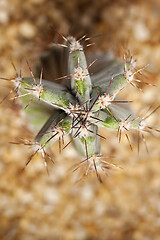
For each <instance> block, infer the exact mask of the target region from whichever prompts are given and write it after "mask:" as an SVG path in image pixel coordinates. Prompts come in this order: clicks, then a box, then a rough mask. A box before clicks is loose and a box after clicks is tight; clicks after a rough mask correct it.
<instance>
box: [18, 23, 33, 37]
mask: <svg viewBox="0 0 160 240" xmlns="http://www.w3.org/2000/svg"><path fill="white" fill-rule="evenodd" d="M19 33H20V35H22V36H23V37H24V38H27V39H32V38H33V37H34V36H35V35H36V28H35V26H34V25H33V24H31V23H30V22H23V23H21V24H20V26H19Z"/></svg>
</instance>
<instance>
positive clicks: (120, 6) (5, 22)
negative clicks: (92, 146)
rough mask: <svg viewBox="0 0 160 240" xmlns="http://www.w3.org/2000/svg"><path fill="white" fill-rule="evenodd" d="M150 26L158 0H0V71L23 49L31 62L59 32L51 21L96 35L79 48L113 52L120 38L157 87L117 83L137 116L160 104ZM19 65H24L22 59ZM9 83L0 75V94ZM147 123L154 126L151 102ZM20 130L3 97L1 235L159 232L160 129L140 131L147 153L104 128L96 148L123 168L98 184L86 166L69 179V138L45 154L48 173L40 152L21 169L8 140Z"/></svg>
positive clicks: (159, 57) (77, 237) (55, 237)
mask: <svg viewBox="0 0 160 240" xmlns="http://www.w3.org/2000/svg"><path fill="white" fill-rule="evenodd" d="M159 26H160V3H159V1H158V0H157V1H156V0H153V1H151V0H150V1H149V0H148V1H147V0H146V1H145V2H144V1H138V0H137V1H105V0H99V1H96V0H95V1H91V0H81V1H78V0H74V1H72V0H68V1H63V0H55V1H51V0H50V1H49V0H48V1H47V0H28V1H21V0H10V1H9V0H1V1H0V53H1V54H0V76H2V77H11V76H14V75H15V71H14V69H13V67H12V65H11V59H12V60H13V61H14V63H15V65H16V66H17V69H18V67H19V61H20V59H21V58H24V57H26V58H27V59H28V60H29V62H30V64H31V66H34V65H35V62H38V56H39V54H40V52H41V51H42V50H44V49H45V48H46V46H47V44H48V43H50V42H52V41H58V40H59V38H58V36H57V35H56V33H55V31H54V29H57V30H58V31H59V32H60V33H63V34H64V35H65V36H66V35H67V34H73V35H74V36H81V35H83V34H86V33H87V34H88V35H89V36H94V35H100V36H98V37H97V38H95V39H94V41H95V43H96V45H95V46H94V47H91V48H88V50H87V52H88V54H89V53H91V52H96V51H97V49H98V50H100V51H107V50H112V51H113V52H114V53H115V54H116V55H120V54H121V52H122V49H124V47H125V46H126V47H127V48H129V49H130V50H131V53H132V54H133V56H134V57H135V58H136V59H137V64H138V65H139V66H140V67H143V66H146V64H148V63H149V66H147V69H145V71H144V72H145V74H146V72H149V73H147V77H143V76H142V77H143V78H144V79H145V81H149V82H151V83H153V84H156V86H157V87H151V86H146V87H142V88H143V91H144V93H142V92H141V91H139V90H138V89H134V88H133V87H131V86H129V87H128V91H127V92H124V97H125V98H126V99H129V100H130V99H132V100H133V108H134V109H135V111H136V112H138V113H139V114H140V115H142V116H143V114H144V113H145V111H147V109H148V107H149V106H150V105H151V104H152V103H153V102H155V104H154V105H155V106H158V105H159V104H160V95H159V91H160V68H159V66H160V31H159ZM122 46H123V47H122ZM22 71H23V72H24V74H25V73H26V71H27V68H26V66H25V64H24V66H23V68H22ZM11 86H12V85H11V84H10V83H8V82H7V81H2V80H1V82H0V99H3V97H5V96H6V95H7V93H8V92H9V91H10V90H9V88H10V87H11ZM142 110H143V111H142ZM148 124H149V125H150V126H153V127H159V128H160V120H159V112H158V111H157V112H155V113H154V114H153V115H152V116H151V117H150V118H149V119H148ZM101 132H102V131H101ZM28 135H31V131H30V129H29V127H28V126H27V119H26V118H25V116H24V115H23V114H22V112H21V111H20V107H19V106H18V104H16V103H13V102H11V101H9V100H8V98H7V99H6V100H5V101H4V102H3V103H2V104H1V105H0V160H1V161H0V239H2V240H13V239H14V240H20V239H23V240H28V239H29V240H32V239H34V240H44V239H45V240H62V239H65V240H83V239H84V240H91V239H92V240H106V239H107V240H160V157H159V156H160V149H159V143H160V141H159V139H160V138H159V135H157V136H151V135H147V136H146V141H147V145H148V148H149V154H147V153H146V151H145V147H144V145H143V143H142V144H141V150H140V154H139V156H138V154H137V147H136V136H135V135H134V134H133V135H132V136H131V141H132V144H133V147H134V151H133V153H132V152H131V151H130V149H129V146H128V143H127V141H126V140H125V138H123V139H122V142H121V144H118V141H117V137H116V134H115V133H112V132H109V131H103V135H104V136H105V137H106V138H107V140H106V141H104V140H103V141H102V152H103V155H104V156H108V155H109V154H114V155H115V156H117V159H115V160H114V161H115V162H117V164H118V165H120V166H122V168H123V169H122V170H121V169H119V170H116V171H113V172H112V173H110V174H109V176H108V177H105V179H104V181H103V184H100V183H99V182H98V180H97V178H96V176H95V175H94V174H93V175H90V176H88V177H87V178H86V179H82V180H81V181H77V180H78V179H79V178H78V174H76V173H72V171H71V167H72V166H73V164H74V163H75V161H77V159H78V156H77V153H76V152H75V151H74V149H73V148H72V146H69V147H68V148H67V149H66V150H64V151H63V152H62V154H61V155H59V153H58V151H57V149H58V144H55V145H54V146H52V154H53V158H54V160H55V165H54V166H53V165H52V164H51V163H49V172H50V175H49V176H48V175H47V174H46V170H45V167H44V164H43V161H42V159H41V158H40V156H36V157H35V158H34V159H33V161H32V162H31V164H30V165H28V166H27V167H26V168H25V170H24V171H22V169H23V167H24V166H25V163H26V162H27V159H28V157H29V156H30V155H31V149H29V148H27V147H26V146H24V145H13V144H10V143H9V142H10V141H15V139H17V138H18V137H24V138H26V137H27V136H28ZM75 159H76V160H75Z"/></svg>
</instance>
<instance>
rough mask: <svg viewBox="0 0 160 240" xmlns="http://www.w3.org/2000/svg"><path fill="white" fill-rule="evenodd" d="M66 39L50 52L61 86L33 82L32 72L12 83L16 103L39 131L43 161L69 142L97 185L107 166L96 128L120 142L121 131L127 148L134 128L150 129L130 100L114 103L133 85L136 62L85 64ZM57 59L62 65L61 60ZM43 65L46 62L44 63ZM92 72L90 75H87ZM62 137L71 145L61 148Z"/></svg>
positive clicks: (79, 48)
mask: <svg viewBox="0 0 160 240" xmlns="http://www.w3.org/2000/svg"><path fill="white" fill-rule="evenodd" d="M64 39H65V41H66V45H64V44H63V45H62V46H57V45H55V46H53V47H52V52H53V54H54V53H55V59H57V62H58V63H59V66H58V67H59V75H58V77H59V78H58V79H59V80H61V81H63V82H62V83H61V84H58V83H54V82H51V81H46V79H45V80H44V79H43V77H42V75H43V74H42V72H41V75H40V78H35V77H34V75H33V73H32V71H31V69H30V72H31V77H25V78H23V77H18V76H17V78H16V79H13V81H14V83H15V85H16V89H17V92H18V94H19V96H17V97H15V98H19V97H20V98H21V101H22V105H23V106H24V111H25V113H26V114H27V116H28V119H29V122H30V124H32V125H33V127H34V128H35V130H36V131H38V134H37V135H36V137H35V146H37V148H36V152H37V151H40V152H41V153H42V155H43V157H44V158H45V153H46V150H45V149H46V148H47V147H48V146H50V145H52V144H53V143H55V142H56V141H57V140H58V141H59V148H60V151H61V150H62V149H63V148H64V147H66V146H68V144H69V143H71V142H73V144H74V147H75V148H76V150H77V151H78V152H79V154H80V155H81V156H82V157H83V158H84V160H83V161H84V162H86V163H88V169H87V171H86V174H88V172H90V171H92V170H93V171H95V172H96V174H97V177H98V179H99V180H100V181H101V178H100V175H99V173H100V171H101V170H104V168H108V165H106V163H105V162H104V161H103V160H102V157H101V156H102V153H101V144H100V138H101V137H102V138H104V137H103V136H101V135H99V132H98V127H99V126H100V127H103V128H106V129H109V130H113V131H117V132H118V138H119V141H120V140H121V133H122V132H124V133H125V135H126V138H127V140H128V142H129V145H130V147H131V149H132V146H131V143H130V140H129V137H128V134H127V132H128V131H129V130H131V129H133V130H136V131H137V132H138V133H140V132H142V131H144V130H145V131H147V128H149V127H147V126H146V124H145V122H144V121H145V119H140V118H139V117H137V116H135V114H134V113H133V111H132V110H131V107H130V104H129V101H125V100H121V99H118V98H117V94H118V93H119V92H120V91H121V90H122V89H123V88H126V86H127V84H131V85H132V86H134V87H135V86H136V85H135V82H134V80H135V79H134V76H135V73H136V70H135V64H136V62H135V61H134V60H133V58H128V59H126V60H125V61H124V62H121V61H119V60H116V59H114V58H113V57H111V56H110V55H107V54H105V55H104V56H102V57H101V61H100V63H98V61H96V60H95V61H93V62H91V63H90V64H89V65H87V61H86V57H85V54H84V48H83V46H82V44H81V43H80V40H76V39H75V38H73V37H68V38H64ZM63 47H64V48H63ZM62 49H63V51H62ZM60 55H62V56H63V58H62V59H63V63H60V61H59V59H60ZM42 62H44V63H45V59H44V58H42ZM44 63H43V64H44ZM102 63H103V64H102ZM63 66H64V67H63ZM91 66H92V67H91ZM90 67H91V68H93V72H94V74H90V72H89V71H90ZM29 68H30V67H29ZM61 74H65V76H63V75H61ZM15 98H14V99H15ZM158 108H159V107H158ZM157 131H159V130H157ZM142 134H143V133H142ZM66 135H70V138H71V140H70V142H69V143H68V144H67V145H66V146H64V145H63V142H64V141H63V138H64V137H65V136H66ZM83 161H82V162H83Z"/></svg>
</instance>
